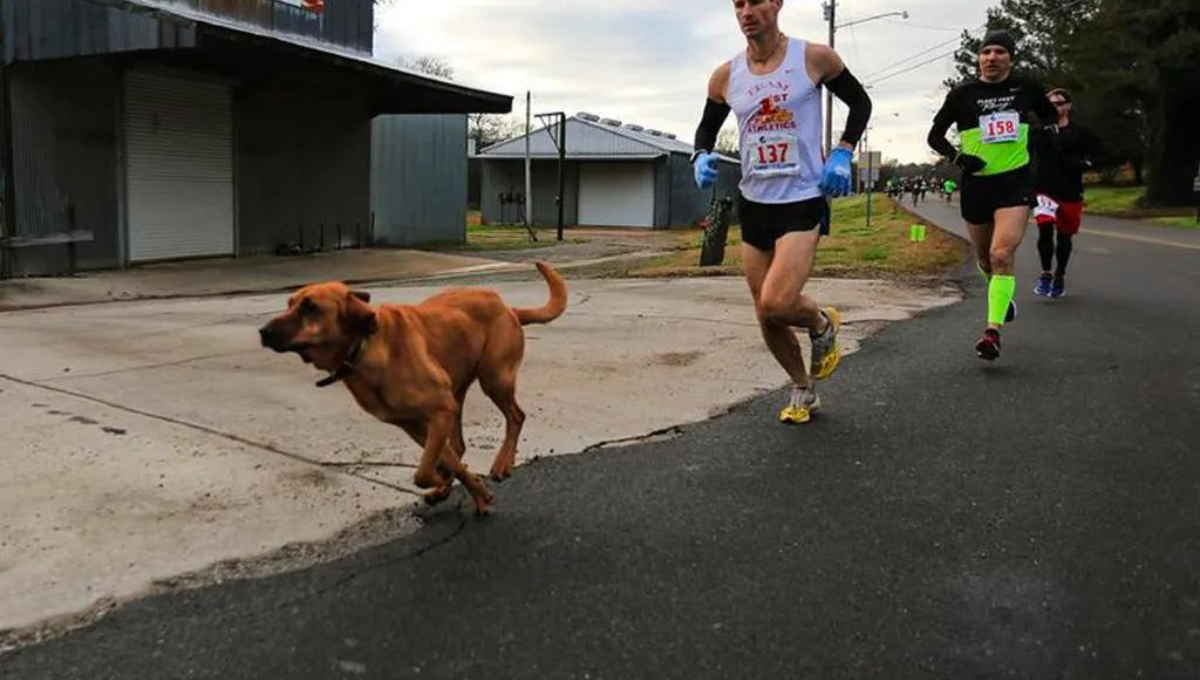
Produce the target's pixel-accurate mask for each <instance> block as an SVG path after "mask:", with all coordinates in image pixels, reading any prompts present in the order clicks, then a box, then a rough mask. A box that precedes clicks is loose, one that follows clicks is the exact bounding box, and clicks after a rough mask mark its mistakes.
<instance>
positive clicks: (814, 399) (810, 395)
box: [779, 387, 821, 425]
mask: <svg viewBox="0 0 1200 680" xmlns="http://www.w3.org/2000/svg"><path fill="white" fill-rule="evenodd" d="M819 408H821V398H820V397H818V396H817V392H816V390H814V389H813V388H811V387H793V388H792V398H791V401H789V402H788V405H787V406H784V407H783V410H782V411H780V412H779V422H781V423H792V424H796V425H802V424H804V423H807V422H808V421H810V420H812V416H813V413H814V412H816V410H817V409H819Z"/></svg>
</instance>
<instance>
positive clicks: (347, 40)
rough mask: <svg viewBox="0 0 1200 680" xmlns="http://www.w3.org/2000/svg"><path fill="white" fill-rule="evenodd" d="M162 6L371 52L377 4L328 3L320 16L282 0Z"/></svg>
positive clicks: (363, 0)
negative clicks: (174, 7) (184, 9)
mask: <svg viewBox="0 0 1200 680" xmlns="http://www.w3.org/2000/svg"><path fill="white" fill-rule="evenodd" d="M131 1H132V2H138V0H131ZM159 2H164V3H166V4H168V5H177V6H179V7H182V8H186V9H190V10H196V11H200V12H205V13H208V14H215V15H218V16H222V17H227V18H230V19H233V20H234V21H239V22H243V23H247V24H251V25H254V26H259V27H261V28H266V29H268V30H271V31H277V32H280V33H291V34H295V35H303V36H308V37H310V38H315V39H317V40H320V41H322V42H327V43H332V44H335V45H341V46H343V47H349V48H352V49H355V50H358V51H360V52H370V51H371V47H372V41H373V36H374V32H375V31H374V29H375V26H374V21H375V19H374V16H375V15H374V11H375V8H374V0H325V11H324V12H321V13H320V14H318V13H316V12H313V11H310V10H308V9H305V8H303V7H299V6H297V5H295V4H291V3H287V2H280V1H279V0H159Z"/></svg>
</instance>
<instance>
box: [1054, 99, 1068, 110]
mask: <svg viewBox="0 0 1200 680" xmlns="http://www.w3.org/2000/svg"><path fill="white" fill-rule="evenodd" d="M1050 103H1051V104H1054V105H1055V106H1057V107H1058V108H1060V109H1061V108H1062V107H1064V106H1066V105H1067V104H1070V103H1071V102H1064V101H1057V102H1050Z"/></svg>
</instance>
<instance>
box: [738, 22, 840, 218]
mask: <svg viewBox="0 0 1200 680" xmlns="http://www.w3.org/2000/svg"><path fill="white" fill-rule="evenodd" d="M805 62H806V60H805V42H804V41H803V40H797V39H794V38H789V39H788V44H787V52H786V54H785V55H784V58H783V62H782V63H780V65H779V67H778V68H776V69H775V70H774V71H772V72H771V73H768V74H765V75H755V74H754V73H751V72H750V64H749V61H748V59H747V56H746V53H745V52H742V53H740V54H738V55H737V56H735V57H734V58H733V59H731V60H730V62H729V65H730V69H729V91H728V94H727V99H728V102H729V106H730V108H731V109H733V112H734V114H735V115H736V116H737V121H738V148H739V150H740V153H741V157H742V181H741V184H740V187H741V190H742V195H743V196H745V197H746V198H747V199H749V200H751V201H756V202H759V203H792V202H796V201H803V200H807V199H810V198H816V197H817V196H820V195H821V190H820V188H819V186H818V185H819V183H820V177H821V168H822V166H823V165H824V163H823V160H822V157H821V120H822V118H821V93H820V88H818V87H817V86H816V85H814V84H813V82H812V79H811V78H810V77H809V75H808V69H807V67H806V63H805Z"/></svg>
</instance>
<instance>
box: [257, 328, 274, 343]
mask: <svg viewBox="0 0 1200 680" xmlns="http://www.w3.org/2000/svg"><path fill="white" fill-rule="evenodd" d="M258 338H259V340H261V341H262V346H263V347H271V346H272V345H273V343H274V341H275V333H274V332H273V331H272V330H271V327H270V326H263V327H262V328H260V329H258Z"/></svg>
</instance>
